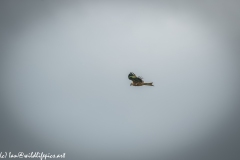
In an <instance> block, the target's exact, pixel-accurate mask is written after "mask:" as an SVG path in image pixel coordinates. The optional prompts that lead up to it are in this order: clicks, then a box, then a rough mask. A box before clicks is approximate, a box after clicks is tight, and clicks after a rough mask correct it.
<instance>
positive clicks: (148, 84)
mask: <svg viewBox="0 0 240 160" xmlns="http://www.w3.org/2000/svg"><path fill="white" fill-rule="evenodd" d="M152 83H153V82H151V83H143V85H146V86H154V85H152Z"/></svg>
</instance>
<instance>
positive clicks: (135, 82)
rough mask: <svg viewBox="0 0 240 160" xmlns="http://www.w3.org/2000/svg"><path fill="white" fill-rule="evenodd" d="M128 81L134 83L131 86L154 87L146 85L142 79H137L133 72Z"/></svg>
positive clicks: (149, 84) (150, 84)
mask: <svg viewBox="0 0 240 160" xmlns="http://www.w3.org/2000/svg"><path fill="white" fill-rule="evenodd" d="M128 79H129V80H131V81H132V83H131V84H130V86H143V85H146V86H153V85H152V83H153V82H151V83H144V81H143V80H142V79H143V78H142V77H137V76H136V75H135V74H134V73H133V72H130V73H129V75H128Z"/></svg>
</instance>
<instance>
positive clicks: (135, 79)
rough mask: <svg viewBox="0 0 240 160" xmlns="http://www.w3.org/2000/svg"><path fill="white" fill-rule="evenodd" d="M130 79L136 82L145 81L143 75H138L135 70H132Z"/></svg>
mask: <svg viewBox="0 0 240 160" xmlns="http://www.w3.org/2000/svg"><path fill="white" fill-rule="evenodd" d="M128 79H130V80H132V81H133V82H134V83H138V82H143V80H142V79H143V78H142V77H137V76H136V75H135V74H134V73H133V72H130V73H129V75H128Z"/></svg>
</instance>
